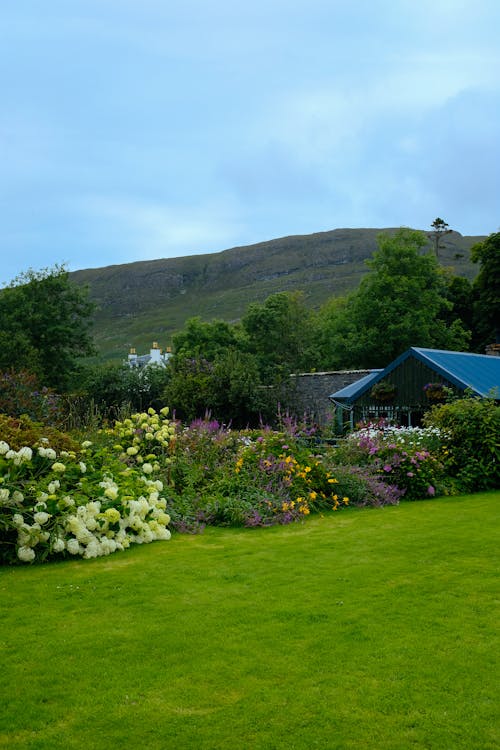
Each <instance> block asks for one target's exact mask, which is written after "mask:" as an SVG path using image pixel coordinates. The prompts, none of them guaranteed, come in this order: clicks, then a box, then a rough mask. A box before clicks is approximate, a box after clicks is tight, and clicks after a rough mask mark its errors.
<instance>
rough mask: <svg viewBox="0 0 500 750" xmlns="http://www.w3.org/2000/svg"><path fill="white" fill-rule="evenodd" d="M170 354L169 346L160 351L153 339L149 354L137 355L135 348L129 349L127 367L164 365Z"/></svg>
mask: <svg viewBox="0 0 500 750" xmlns="http://www.w3.org/2000/svg"><path fill="white" fill-rule="evenodd" d="M171 356H172V351H171V349H170V347H169V346H167V348H166V351H162V349H160V347H159V346H158V342H157V341H153V345H152V347H151V349H150V350H149V354H140V355H137V353H136V351H135V349H131V350H130V352H129V355H128V359H127V362H128V365H129V367H137V368H142V367H148V366H149V365H157V366H159V367H166V366H167V363H168V360H169V359H170V357H171Z"/></svg>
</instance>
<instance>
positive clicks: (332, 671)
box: [0, 492, 500, 750]
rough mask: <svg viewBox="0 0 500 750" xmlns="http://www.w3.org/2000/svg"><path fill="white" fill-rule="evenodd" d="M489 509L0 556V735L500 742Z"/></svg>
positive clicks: (326, 748)
mask: <svg viewBox="0 0 500 750" xmlns="http://www.w3.org/2000/svg"><path fill="white" fill-rule="evenodd" d="M499 507H500V493H498V492H497V493H485V494H478V495H473V496H469V497H459V498H446V499H439V500H432V501H425V502H420V503H402V504H401V505H400V506H398V507H386V508H384V509H377V510H370V509H365V510H356V509H351V510H346V511H342V512H341V513H339V514H337V515H336V514H333V513H331V514H327V515H325V516H324V517H313V518H309V519H307V521H305V522H304V523H303V524H296V525H292V526H288V527H274V528H270V529H248V530H239V529H238V530H234V529H207V530H206V531H205V532H204V533H203V534H201V535H197V536H180V535H176V536H174V538H173V539H172V540H171V541H170V542H156V543H154V544H151V545H147V546H143V547H135V548H132V549H130V550H128V551H127V552H123V553H116V554H114V555H112V556H111V557H108V558H99V559H96V560H90V561H83V560H70V561H68V562H63V563H59V564H50V565H45V566H37V567H22V568H21V567H17V568H4V569H2V570H1V571H0V590H1V602H2V606H1V626H0V648H1V671H0V675H1V677H0V685H1V696H0V698H1V701H0V747H1V748H9V750H17V749H19V748H23V749H24V748H30V749H33V750H35V749H36V750H41V749H42V748H43V749H44V750H45V749H46V750H72V749H75V750H80V749H81V750H84V749H86V750H101V749H102V750H109V748H115V747H120V748H127V749H128V748H138V749H139V750H140V749H141V748H158V750H160V749H161V750H164V749H165V748H175V749H176V750H181V749H182V748H193V750H208V749H210V750H224V749H226V748H227V749H231V750H235V749H236V750H239V749H242V750H254V749H255V750H257V749H259V748H262V749H266V750H267V749H269V750H271V749H276V750H278V749H281V748H283V750H285V749H286V750H293V749H295V748H297V749H299V748H300V749H301V750H302V749H304V750H310V749H311V748H321V749H322V750H334V749H335V748H338V749H339V750H349V749H350V748H359V749H363V750H405V749H406V748H410V749H416V748H428V749H429V750H440V749H441V748H442V749H443V750H460V748H463V749H464V750H493V749H495V750H497V748H498V747H499V746H500V737H499V735H498V733H497V731H496V723H497V719H498V705H499V695H498V684H499V682H500V680H499V677H500V675H499V670H498V661H497V655H498V645H499V644H498V640H497V626H498V622H499V620H500V618H499V611H498V609H499V608H498V577H497V570H498V548H499V539H498V536H499V535H498V509H499Z"/></svg>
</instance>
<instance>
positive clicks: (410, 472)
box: [406, 471, 415, 477]
mask: <svg viewBox="0 0 500 750" xmlns="http://www.w3.org/2000/svg"><path fill="white" fill-rule="evenodd" d="M406 476H407V477H414V476H415V474H414V473H413V471H407V472H406Z"/></svg>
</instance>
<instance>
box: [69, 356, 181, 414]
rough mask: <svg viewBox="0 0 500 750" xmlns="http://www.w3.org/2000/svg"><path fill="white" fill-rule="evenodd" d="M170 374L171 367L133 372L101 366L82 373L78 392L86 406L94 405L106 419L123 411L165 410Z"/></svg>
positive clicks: (106, 365)
mask: <svg viewBox="0 0 500 750" xmlns="http://www.w3.org/2000/svg"><path fill="white" fill-rule="evenodd" d="M170 374H171V373H170V367H162V366H160V365H148V366H147V367H142V368H136V367H132V368H131V367H129V365H128V364H125V365H123V364H114V363H105V364H98V365H93V366H91V367H88V368H86V369H85V371H84V373H82V379H81V384H80V388H79V392H80V393H81V394H82V396H81V400H83V401H84V406H85V405H87V407H89V406H90V404H91V403H93V404H94V405H95V407H96V408H97V410H98V412H99V414H100V415H101V416H104V417H106V416H109V415H112V414H113V413H116V410H117V409H120V408H122V407H125V408H128V409H130V410H132V411H145V410H146V409H149V407H150V406H151V407H153V408H154V409H159V408H162V407H163V406H165V403H164V400H163V393H164V391H165V388H166V386H167V383H168V382H169V379H170Z"/></svg>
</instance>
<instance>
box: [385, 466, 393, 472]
mask: <svg viewBox="0 0 500 750" xmlns="http://www.w3.org/2000/svg"><path fill="white" fill-rule="evenodd" d="M384 471H386V472H387V473H389V472H390V471H392V466H391V465H390V464H386V465H385V466H384Z"/></svg>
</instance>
